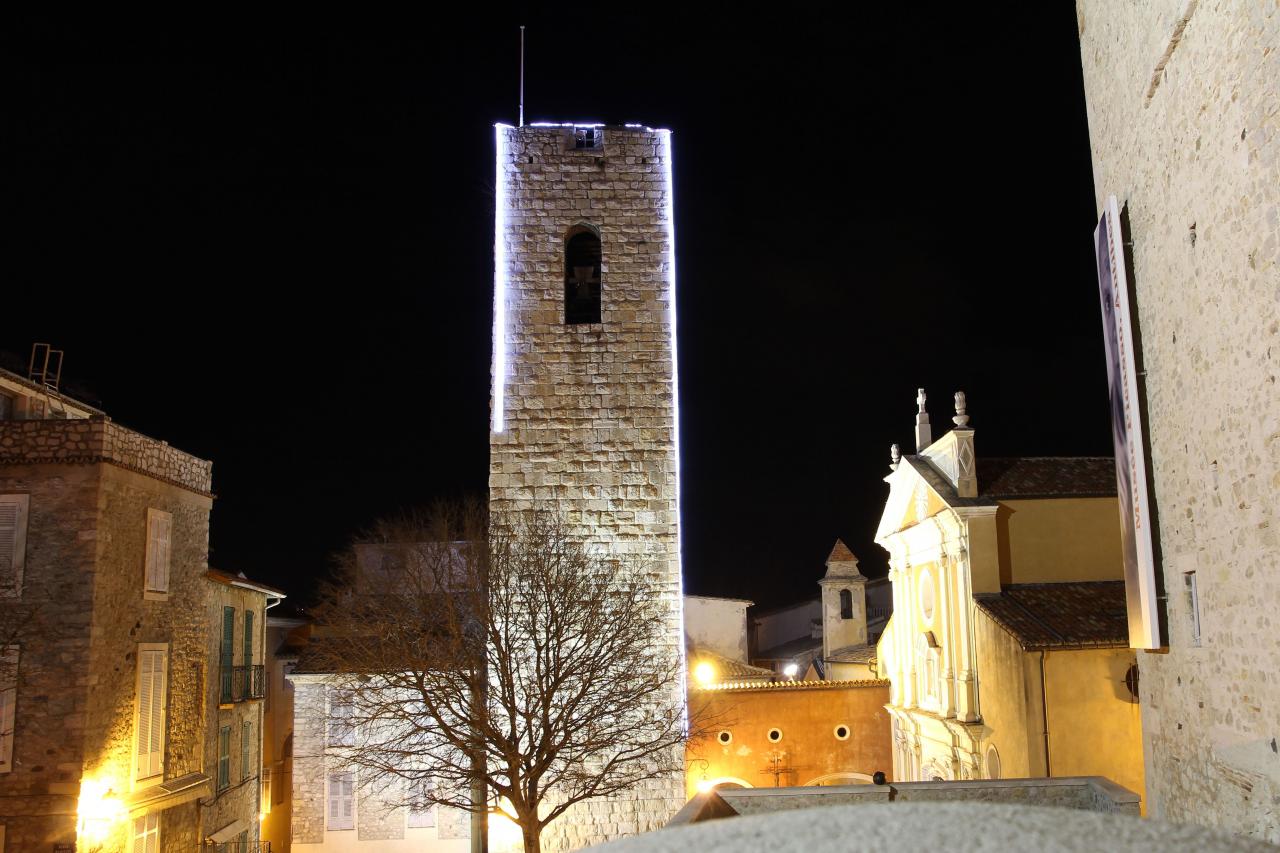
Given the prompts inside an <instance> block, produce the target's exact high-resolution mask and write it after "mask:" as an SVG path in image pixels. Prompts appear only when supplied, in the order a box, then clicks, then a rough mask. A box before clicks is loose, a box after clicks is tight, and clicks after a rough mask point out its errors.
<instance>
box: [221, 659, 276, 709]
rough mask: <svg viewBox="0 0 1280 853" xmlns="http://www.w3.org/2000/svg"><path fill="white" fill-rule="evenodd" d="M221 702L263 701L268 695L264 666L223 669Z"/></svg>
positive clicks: (254, 665) (255, 665)
mask: <svg viewBox="0 0 1280 853" xmlns="http://www.w3.org/2000/svg"><path fill="white" fill-rule="evenodd" d="M219 675H220V676H221V684H220V689H219V691H218V696H219V700H220V701H221V702H222V704H224V705H225V704H229V703H231V702H246V701H248V700H250V699H261V698H262V697H263V696H264V695H266V690H265V687H266V684H265V681H264V671H263V666H262V664H260V663H258V664H253V665H252V666H233V667H223V668H222V670H221V672H220V673H219Z"/></svg>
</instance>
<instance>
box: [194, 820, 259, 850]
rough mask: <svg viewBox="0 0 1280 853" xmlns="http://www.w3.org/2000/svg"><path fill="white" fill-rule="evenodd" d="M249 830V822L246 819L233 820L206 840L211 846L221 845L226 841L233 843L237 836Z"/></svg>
mask: <svg viewBox="0 0 1280 853" xmlns="http://www.w3.org/2000/svg"><path fill="white" fill-rule="evenodd" d="M248 828H249V821H248V820H247V819H245V818H240V819H239V820H233V821H232V822H231V823H229V824H227V825H226V826H224V827H222V829H219V830H218V831H217V832H215V833H213V834H212V835H210V836H209V837H208V838H206V839H205V840H206V841H208V842H209V843H211V844H221V843H222V842H224V841H231V840H233V839H234V838H235V837H236V836H237V835H239V834H240V833H242V832H244V831H245V830H247V829H248Z"/></svg>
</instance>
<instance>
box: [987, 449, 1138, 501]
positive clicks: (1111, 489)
mask: <svg viewBox="0 0 1280 853" xmlns="http://www.w3.org/2000/svg"><path fill="white" fill-rule="evenodd" d="M978 491H979V492H981V494H982V496H983V497H987V498H1072V497H1082V498H1083V497H1113V496H1114V495H1115V493H1116V461H1115V459H1113V458H1112V457H1110V456H1024V457H1020V458H1010V459H998V458H996V459H984V458H982V457H979V458H978Z"/></svg>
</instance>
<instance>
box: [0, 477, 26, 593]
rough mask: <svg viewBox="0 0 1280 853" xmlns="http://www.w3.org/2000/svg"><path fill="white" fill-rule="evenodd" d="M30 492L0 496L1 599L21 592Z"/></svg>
mask: <svg viewBox="0 0 1280 853" xmlns="http://www.w3.org/2000/svg"><path fill="white" fill-rule="evenodd" d="M30 505H31V496H30V495H0V598H18V597H19V596H21V595H22V569H23V565H24V563H25V562H26V554H27V511H28V509H29V508H30Z"/></svg>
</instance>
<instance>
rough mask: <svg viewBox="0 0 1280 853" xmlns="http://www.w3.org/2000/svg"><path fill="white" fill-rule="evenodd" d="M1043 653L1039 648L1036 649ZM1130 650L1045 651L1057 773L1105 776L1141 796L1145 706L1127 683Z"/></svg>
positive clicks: (1052, 758)
mask: <svg viewBox="0 0 1280 853" xmlns="http://www.w3.org/2000/svg"><path fill="white" fill-rule="evenodd" d="M1037 654H1038V653H1037ZM1134 659H1135V656H1134V652H1133V651H1132V650H1130V649H1098V650H1096V651H1069V652H1046V653H1045V663H1044V666H1045V681H1046V683H1047V690H1048V695H1049V698H1048V705H1049V760H1050V761H1051V763H1052V765H1053V775H1054V776H1106V777H1107V778H1108V779H1110V780H1111V781H1113V782H1115V783H1116V784H1119V785H1123V786H1124V787H1126V788H1128V789H1129V790H1131V791H1133V792H1134V793H1136V794H1138V795H1140V796H1142V798H1143V804H1144V806H1145V803H1146V792H1145V788H1146V785H1145V779H1144V773H1143V766H1142V710H1141V707H1140V706H1139V705H1138V703H1137V702H1134V701H1133V700H1132V697H1131V696H1130V694H1129V690H1128V688H1126V687H1125V673H1126V672H1127V671H1128V669H1129V667H1130V666H1131V665H1132V664H1133V662H1134Z"/></svg>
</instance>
